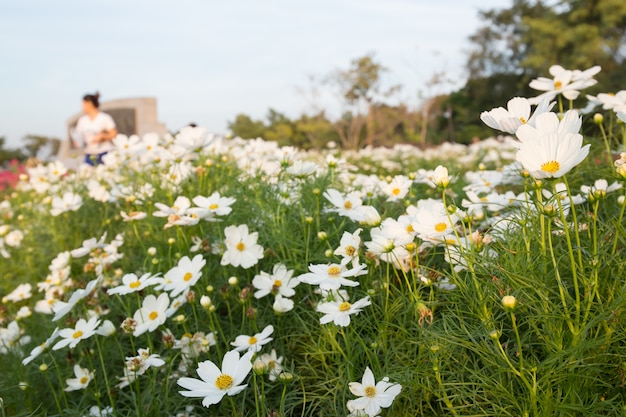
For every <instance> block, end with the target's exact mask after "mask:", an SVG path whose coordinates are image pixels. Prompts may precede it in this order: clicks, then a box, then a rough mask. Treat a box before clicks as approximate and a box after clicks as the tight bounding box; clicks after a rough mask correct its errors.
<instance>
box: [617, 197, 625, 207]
mask: <svg viewBox="0 0 626 417" xmlns="http://www.w3.org/2000/svg"><path fill="white" fill-rule="evenodd" d="M624 203H626V196H623V195H620V196H619V197H617V204H619V205H620V206H623V205H624Z"/></svg>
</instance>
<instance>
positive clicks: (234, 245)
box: [220, 224, 263, 269]
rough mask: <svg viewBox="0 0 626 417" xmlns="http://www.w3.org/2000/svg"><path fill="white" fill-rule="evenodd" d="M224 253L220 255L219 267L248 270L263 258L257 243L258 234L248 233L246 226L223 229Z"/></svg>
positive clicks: (261, 249)
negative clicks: (228, 266)
mask: <svg viewBox="0 0 626 417" xmlns="http://www.w3.org/2000/svg"><path fill="white" fill-rule="evenodd" d="M224 235H225V237H226V238H225V240H224V244H225V245H226V252H224V254H223V255H222V260H221V262H220V263H221V265H232V266H241V267H242V268H245V269H247V268H250V267H252V266H254V265H256V264H257V262H259V259H262V258H263V247H262V246H261V245H259V244H258V243H257V240H258V238H259V233H258V232H253V233H249V232H248V226H247V225H245V224H242V225H239V226H228V227H226V228H225V229H224Z"/></svg>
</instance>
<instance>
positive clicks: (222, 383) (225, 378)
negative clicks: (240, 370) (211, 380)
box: [215, 374, 235, 391]
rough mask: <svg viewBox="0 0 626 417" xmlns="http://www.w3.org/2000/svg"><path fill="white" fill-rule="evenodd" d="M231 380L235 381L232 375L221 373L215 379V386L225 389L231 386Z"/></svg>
mask: <svg viewBox="0 0 626 417" xmlns="http://www.w3.org/2000/svg"><path fill="white" fill-rule="evenodd" d="M233 382H235V381H234V380H233V377H232V376H230V375H228V374H221V375H220V376H218V377H217V379H216V380H215V386H216V387H217V389H221V390H222V391H226V390H227V389H229V388H230V387H232V386H233Z"/></svg>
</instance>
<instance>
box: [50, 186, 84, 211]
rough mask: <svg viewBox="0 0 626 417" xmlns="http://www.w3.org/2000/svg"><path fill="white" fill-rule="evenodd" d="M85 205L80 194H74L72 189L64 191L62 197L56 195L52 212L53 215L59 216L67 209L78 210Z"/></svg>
mask: <svg viewBox="0 0 626 417" xmlns="http://www.w3.org/2000/svg"><path fill="white" fill-rule="evenodd" d="M82 205H83V199H82V197H81V196H79V195H78V194H74V193H72V192H70V191H66V192H65V193H63V196H62V197H54V198H53V199H52V209H51V210H50V214H51V215H52V216H58V215H59V214H61V213H65V212H66V211H77V210H78V209H79V208H81V206H82Z"/></svg>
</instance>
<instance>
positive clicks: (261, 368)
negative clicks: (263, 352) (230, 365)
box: [252, 359, 268, 375]
mask: <svg viewBox="0 0 626 417" xmlns="http://www.w3.org/2000/svg"><path fill="white" fill-rule="evenodd" d="M252 370H253V371H254V373H255V374H257V375H263V374H265V373H267V370H268V369H267V364H266V363H265V362H264V361H262V360H261V359H257V360H256V361H254V365H252Z"/></svg>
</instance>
